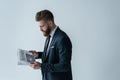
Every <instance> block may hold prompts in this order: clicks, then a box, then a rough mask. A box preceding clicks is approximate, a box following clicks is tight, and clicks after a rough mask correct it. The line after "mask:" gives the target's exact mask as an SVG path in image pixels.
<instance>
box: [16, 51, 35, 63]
mask: <svg viewBox="0 0 120 80" xmlns="http://www.w3.org/2000/svg"><path fill="white" fill-rule="evenodd" d="M17 55H18V65H28V63H29V62H34V61H35V58H34V56H33V55H32V53H30V52H29V51H27V50H23V49H18V50H17Z"/></svg>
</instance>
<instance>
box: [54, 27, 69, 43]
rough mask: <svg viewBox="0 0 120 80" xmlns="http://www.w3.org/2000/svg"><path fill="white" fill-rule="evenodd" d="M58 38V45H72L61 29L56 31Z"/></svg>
mask: <svg viewBox="0 0 120 80" xmlns="http://www.w3.org/2000/svg"><path fill="white" fill-rule="evenodd" d="M56 38H57V39H56V41H57V42H58V43H68V44H70V45H71V40H70V38H69V36H68V35H67V34H66V33H65V32H64V31H63V30H61V29H60V28H58V29H57V30H56Z"/></svg>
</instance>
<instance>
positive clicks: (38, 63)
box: [29, 62, 41, 69]
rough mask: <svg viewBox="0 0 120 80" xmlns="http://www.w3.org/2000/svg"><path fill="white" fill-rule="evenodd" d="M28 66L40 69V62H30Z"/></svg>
mask: <svg viewBox="0 0 120 80" xmlns="http://www.w3.org/2000/svg"><path fill="white" fill-rule="evenodd" d="M29 66H30V67H32V68H33V69H40V67H41V63H40V62H32V63H29Z"/></svg>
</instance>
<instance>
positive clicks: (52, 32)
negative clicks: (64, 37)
mask: <svg viewBox="0 0 120 80" xmlns="http://www.w3.org/2000/svg"><path fill="white" fill-rule="evenodd" d="M56 29H57V26H55V28H54V29H53V30H52V31H51V33H50V36H51V37H53V35H54V33H55V31H56Z"/></svg>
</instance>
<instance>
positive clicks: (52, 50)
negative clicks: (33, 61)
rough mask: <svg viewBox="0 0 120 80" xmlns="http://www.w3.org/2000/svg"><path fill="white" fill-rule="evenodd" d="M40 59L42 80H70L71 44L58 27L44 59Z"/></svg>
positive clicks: (40, 54)
mask: <svg viewBox="0 0 120 80" xmlns="http://www.w3.org/2000/svg"><path fill="white" fill-rule="evenodd" d="M38 53H39V58H41V59H42V65H41V71H42V76H43V78H44V80H72V71H71V56H72V44H71V41H70V39H69V37H68V36H67V34H66V33H65V32H63V31H62V30H60V28H59V27H58V28H57V29H56V31H55V33H54V36H53V39H52V41H51V44H50V46H49V50H48V53H47V55H46V57H42V55H43V52H38Z"/></svg>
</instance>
